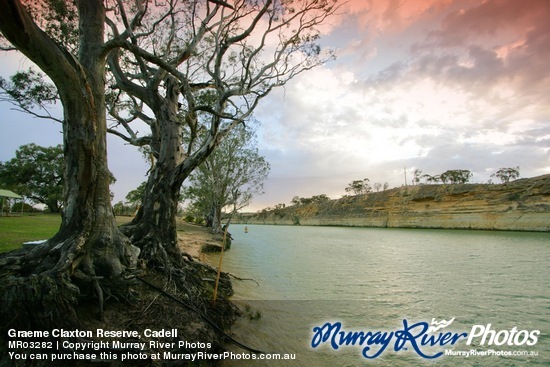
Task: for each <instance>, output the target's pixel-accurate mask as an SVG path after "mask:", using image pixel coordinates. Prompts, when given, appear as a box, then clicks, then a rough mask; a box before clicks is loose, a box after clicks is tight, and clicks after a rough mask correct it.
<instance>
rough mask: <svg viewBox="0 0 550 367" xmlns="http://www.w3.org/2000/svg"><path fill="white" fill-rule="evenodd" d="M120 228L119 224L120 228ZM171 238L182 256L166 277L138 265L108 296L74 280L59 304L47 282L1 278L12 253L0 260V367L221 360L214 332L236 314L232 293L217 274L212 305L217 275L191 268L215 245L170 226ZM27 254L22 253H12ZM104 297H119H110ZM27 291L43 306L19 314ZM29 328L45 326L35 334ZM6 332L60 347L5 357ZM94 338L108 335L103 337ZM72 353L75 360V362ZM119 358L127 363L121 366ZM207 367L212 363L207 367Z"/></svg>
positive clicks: (197, 230) (202, 231) (191, 230)
mask: <svg viewBox="0 0 550 367" xmlns="http://www.w3.org/2000/svg"><path fill="white" fill-rule="evenodd" d="M125 220H126V218H122V219H121V222H124V221H125ZM180 224H181V225H180ZM178 238H179V242H180V248H181V249H182V250H183V251H185V252H186V254H187V256H186V257H185V259H183V263H182V266H181V267H180V268H178V269H176V270H174V271H171V272H170V273H167V272H166V270H165V269H163V268H159V267H155V266H152V267H149V266H147V267H146V266H145V264H142V265H141V266H139V268H138V269H135V270H133V271H132V273H129V274H128V275H127V276H126V277H125V279H124V281H123V282H119V283H116V284H114V283H113V284H112V285H111V288H109V290H107V289H106V288H105V289H104V290H102V289H101V288H99V289H98V287H95V288H94V287H93V284H92V285H89V284H87V283H84V282H78V279H76V282H78V283H77V284H78V288H77V287H73V289H74V290H75V293H74V297H72V298H69V297H66V299H65V298H63V297H65V295H64V294H55V296H52V295H51V294H53V293H52V291H51V289H50V288H47V287H46V286H51V284H52V279H53V278H52V277H49V276H48V274H33V275H32V276H31V277H30V279H31V281H30V282H29V281H27V278H26V277H25V276H19V277H14V276H11V277H7V276H5V274H6V272H7V271H9V269H11V268H12V267H13V266H14V264H12V263H9V262H8V260H9V259H10V257H9V256H12V255H13V252H12V253H6V254H2V255H3V256H4V257H0V260H2V261H3V262H2V264H0V270H1V271H0V278H2V279H3V284H2V286H3V289H2V294H3V295H5V297H4V298H3V302H2V307H1V309H2V314H3V315H7V316H6V317H4V316H3V317H2V318H1V320H0V331H1V332H0V366H7V365H9V366H49V365H52V361H53V360H54V358H66V359H67V358H68V359H69V360H68V361H65V362H66V363H64V365H65V364H66V365H67V366H95V365H98V363H99V364H100V365H107V364H108V365H109V366H113V367H115V366H128V365H132V366H172V365H175V364H178V365H194V364H192V363H188V361H177V360H172V359H174V358H175V357H174V358H172V357H170V356H172V355H173V356H180V355H184V354H188V355H194V354H195V353H197V352H202V353H214V354H215V353H222V352H224V351H225V350H226V345H227V343H228V340H229V339H228V336H227V335H226V334H224V333H223V332H222V331H223V330H228V329H229V327H230V326H231V325H232V324H233V323H234V321H235V319H236V318H237V317H238V316H239V314H240V311H239V310H238V309H237V307H236V306H235V305H234V304H233V303H232V302H230V301H229V297H230V296H232V295H233V287H232V284H231V281H230V279H229V276H228V274H226V273H222V274H221V277H220V283H219V286H218V289H217V294H218V297H217V300H216V301H215V302H213V292H214V284H215V279H216V276H217V271H216V269H214V268H212V267H210V266H209V265H208V264H206V263H205V262H201V261H197V260H198V259H199V258H200V257H201V256H200V254H201V252H202V251H203V248H204V246H205V245H209V246H212V245H216V243H217V239H216V236H214V235H212V234H211V233H209V231H208V230H207V229H206V228H204V227H200V226H194V225H190V224H186V223H178ZM220 244H221V242H220ZM37 246H38V245H37ZM32 250H33V249H32V248H31V247H24V248H21V249H19V250H18V251H19V252H21V253H23V252H25V251H27V252H30V251H32ZM27 283H30V284H28V285H27ZM23 285H24V286H23ZM44 289H46V290H47V291H44ZM112 289H115V290H117V291H119V292H118V293H116V294H115V293H114V292H111V290H112ZM31 291H32V292H34V293H33V294H41V292H43V293H44V294H45V296H44V300H45V301H44V304H43V305H31V306H28V304H25V306H24V307H21V306H20V303H21V301H20V300H21V299H23V297H28V294H31ZM47 292H50V293H47ZM121 295H122V296H121ZM60 300H61V301H60ZM62 302H63V303H62ZM59 305H66V307H64V308H60V307H59ZM52 310H53V311H52ZM60 310H61V311H60ZM55 312H57V313H55ZM29 320H40V321H42V320H46V321H44V325H42V324H40V325H41V326H38V327H37V326H34V325H32V324H31V323H32V322H31V323H29V322H28V321H29ZM29 325H30V326H29ZM8 330H29V331H37V332H39V333H41V334H40V335H41V336H40V338H38V339H36V338H35V339H32V340H33V342H40V343H42V342H43V343H46V344H44V345H48V343H53V344H52V345H59V346H60V347H58V348H57V349H55V350H54V349H46V350H42V349H40V350H38V349H37V350H30V349H28V348H19V349H13V348H12V347H9V344H8V342H9V341H10V343H11V340H12V337H11V336H10V335H9V334H8ZM54 330H80V331H79V333H80V334H78V335H76V334H69V333H67V334H66V335H56V333H55V332H54ZM98 330H99V331H102V330H110V331H109V332H108V333H110V335H111V336H110V337H109V336H105V335H103V334H102V333H99V332H98ZM152 331H154V332H152ZM162 333H164V334H166V333H167V334H166V335H164V334H162ZM54 334H55V335H54ZM161 334H162V335H161ZM136 335H137V336H138V337H137V339H138V340H139V343H138V342H136ZM77 337H78V338H77ZM82 338H83V339H82ZM76 342H78V343H81V344H80V345H81V347H79V348H80V349H77V352H75V350H74V348H72V347H71V346H70V344H66V343H76ZM57 343H59V344H57ZM61 343H65V344H61ZM182 343H183V344H182ZM41 345H42V344H41ZM65 345H69V346H65ZM120 346H122V347H120ZM10 348H11V349H10ZM36 351H40V356H41V358H40V359H36V358H34V359H33V356H36V355H35V353H36ZM8 352H10V353H11V354H13V353H17V355H18V357H16V358H15V359H14V358H13V357H12V356H11V355H10V353H8ZM75 353H79V357H78V358H77V357H75V355H76V354H75ZM167 356H168V357H167ZM73 357H74V359H79V360H78V361H75V360H73ZM124 358H127V359H128V360H130V359H132V361H131V362H124V361H123V360H124ZM176 359H177V358H176ZM209 362H210V361H209ZM208 365H216V363H215V361H212V363H208Z"/></svg>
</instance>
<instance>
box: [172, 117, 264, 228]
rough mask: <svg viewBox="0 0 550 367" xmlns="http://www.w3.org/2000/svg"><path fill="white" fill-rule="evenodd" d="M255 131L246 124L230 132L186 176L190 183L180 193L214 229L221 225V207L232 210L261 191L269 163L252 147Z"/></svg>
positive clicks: (238, 207) (240, 206) (243, 205)
mask: <svg viewBox="0 0 550 367" xmlns="http://www.w3.org/2000/svg"><path fill="white" fill-rule="evenodd" d="M255 144H256V141H255V134H254V132H253V131H252V130H250V129H249V128H247V127H245V126H239V127H236V128H235V129H233V130H231V131H230V132H229V135H227V136H226V137H225V138H224V139H223V141H222V142H221V143H220V145H219V147H218V149H217V150H215V151H214V153H212V154H211V155H210V157H208V158H207V159H206V161H205V162H204V163H203V164H201V165H200V166H199V167H198V168H197V169H196V170H195V171H194V172H193V173H192V174H191V176H190V177H189V182H190V184H191V185H190V186H189V187H186V188H184V190H183V191H182V196H183V198H184V199H187V200H190V202H191V206H192V208H193V209H194V211H195V212H197V213H199V214H200V215H201V216H203V217H205V218H207V219H208V220H207V222H208V225H210V226H211V227H212V228H213V229H219V228H220V221H221V210H222V209H223V208H224V207H227V206H231V207H232V209H233V211H236V210H238V209H241V208H243V207H245V206H246V205H248V204H249V203H250V201H251V200H252V197H253V196H254V195H256V194H259V193H262V190H263V182H264V180H265V179H266V178H267V175H268V173H269V170H270V166H269V163H268V162H267V161H266V160H265V158H264V157H262V156H260V154H259V153H258V149H257V148H256V147H255Z"/></svg>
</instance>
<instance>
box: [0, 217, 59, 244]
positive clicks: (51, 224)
mask: <svg viewBox="0 0 550 367" xmlns="http://www.w3.org/2000/svg"><path fill="white" fill-rule="evenodd" d="M60 225H61V214H35V215H23V216H22V217H21V216H20V217H17V216H13V217H12V216H9V217H6V216H2V217H0V252H6V251H11V250H15V249H18V248H20V247H21V246H22V244H23V242H28V241H38V240H47V239H48V238H50V237H52V236H53V235H54V234H56V232H57V230H58V229H59V226H60Z"/></svg>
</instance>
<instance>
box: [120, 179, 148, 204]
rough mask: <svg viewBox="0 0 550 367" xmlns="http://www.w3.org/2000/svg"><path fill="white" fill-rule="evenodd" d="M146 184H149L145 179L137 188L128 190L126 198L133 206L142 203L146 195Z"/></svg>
mask: <svg viewBox="0 0 550 367" xmlns="http://www.w3.org/2000/svg"><path fill="white" fill-rule="evenodd" d="M146 186H147V182H145V181H144V182H142V183H141V184H139V186H138V187H137V188H136V189H134V190H132V191H130V192H128V194H127V195H126V198H125V199H126V202H127V203H128V204H130V205H131V206H133V207H137V206H138V205H141V201H142V200H143V197H144V196H145V187H146Z"/></svg>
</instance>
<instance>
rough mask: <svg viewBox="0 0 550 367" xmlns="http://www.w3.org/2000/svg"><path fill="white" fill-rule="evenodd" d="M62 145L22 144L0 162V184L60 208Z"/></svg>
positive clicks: (56, 210) (62, 167) (47, 204)
mask: <svg viewBox="0 0 550 367" xmlns="http://www.w3.org/2000/svg"><path fill="white" fill-rule="evenodd" d="M63 169H64V162H63V148H62V147H61V145H57V146H55V147H41V146H38V145H36V144H27V145H22V146H20V147H19V149H18V150H17V151H16V152H15V158H12V159H11V160H9V161H7V162H5V163H0V185H2V186H3V187H5V188H7V189H10V190H13V191H15V192H16V193H18V194H19V195H22V196H25V197H27V198H29V199H31V200H33V201H34V202H37V203H42V204H45V205H46V206H48V209H49V210H50V211H51V212H52V213H56V212H59V210H60V209H61V206H62V204H61V203H62V200H63Z"/></svg>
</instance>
